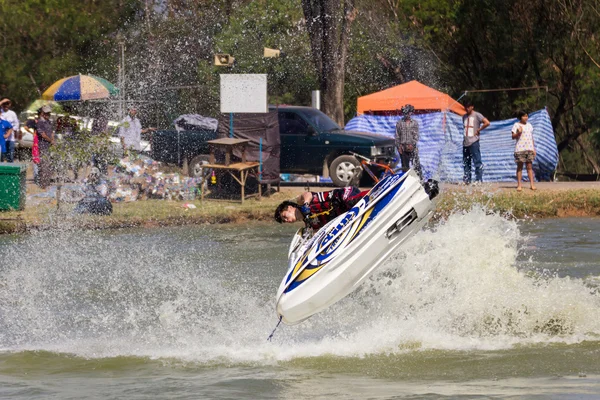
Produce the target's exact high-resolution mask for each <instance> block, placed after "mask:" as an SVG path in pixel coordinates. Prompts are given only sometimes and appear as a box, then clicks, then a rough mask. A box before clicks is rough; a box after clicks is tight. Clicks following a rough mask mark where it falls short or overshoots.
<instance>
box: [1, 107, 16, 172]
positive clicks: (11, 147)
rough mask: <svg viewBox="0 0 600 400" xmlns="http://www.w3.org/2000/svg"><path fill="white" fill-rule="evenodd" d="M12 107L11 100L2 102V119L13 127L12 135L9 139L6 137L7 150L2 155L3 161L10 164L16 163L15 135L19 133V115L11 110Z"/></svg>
mask: <svg viewBox="0 0 600 400" xmlns="http://www.w3.org/2000/svg"><path fill="white" fill-rule="evenodd" d="M11 106H12V103H11V101H10V100H9V99H7V98H4V99H2V100H0V107H1V108H2V116H1V117H0V118H2V119H3V120H4V121H7V122H9V123H10V125H11V127H12V129H11V132H10V135H8V137H5V140H6V145H5V147H6V149H5V151H4V152H3V153H2V161H6V162H9V163H11V162H14V161H15V137H16V134H15V133H18V132H19V118H17V114H15V112H14V111H13V110H11V109H10V107H11Z"/></svg>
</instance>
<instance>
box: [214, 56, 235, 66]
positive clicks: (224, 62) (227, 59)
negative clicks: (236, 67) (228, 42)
mask: <svg viewBox="0 0 600 400" xmlns="http://www.w3.org/2000/svg"><path fill="white" fill-rule="evenodd" d="M234 61H235V58H233V57H232V56H230V55H229V54H215V65H217V66H219V67H231V66H232V65H233V62H234Z"/></svg>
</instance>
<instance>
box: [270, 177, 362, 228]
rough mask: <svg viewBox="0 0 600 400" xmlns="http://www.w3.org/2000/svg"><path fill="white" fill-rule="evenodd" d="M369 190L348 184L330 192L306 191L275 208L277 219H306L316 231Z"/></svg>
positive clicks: (282, 221)
mask: <svg viewBox="0 0 600 400" xmlns="http://www.w3.org/2000/svg"><path fill="white" fill-rule="evenodd" d="M367 193H368V190H366V191H364V192H361V191H360V189H358V188H356V187H352V186H348V187H345V188H341V189H334V190H331V191H328V192H305V193H303V194H302V195H300V196H299V197H298V198H297V199H295V201H284V202H283V203H281V204H280V205H279V206H278V207H277V209H276V210H275V221H277V222H279V223H284V222H285V223H293V222H296V221H304V223H305V224H306V226H308V227H310V228H312V229H314V230H315V231H317V230H319V229H321V228H322V227H323V226H325V225H326V224H327V223H328V222H329V221H332V220H334V219H335V218H336V217H338V216H339V215H341V214H343V213H345V212H347V211H349V210H350V209H352V207H354V205H356V203H358V202H359V201H360V199H362V198H363V197H364V196H365V195H366V194H367Z"/></svg>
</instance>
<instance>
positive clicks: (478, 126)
mask: <svg viewBox="0 0 600 400" xmlns="http://www.w3.org/2000/svg"><path fill="white" fill-rule="evenodd" d="M466 108H467V113H466V114H465V115H463V118H462V119H463V126H464V128H465V131H464V139H463V167H464V175H463V182H464V183H465V184H467V185H468V184H470V183H471V162H472V163H473V164H475V182H479V183H481V182H483V163H482V162H481V150H480V148H479V134H480V133H481V131H482V130H484V129H485V128H487V127H488V126H490V121H488V119H487V118H486V117H484V116H483V115H481V114H480V113H478V112H477V111H475V106H473V103H467V105H466Z"/></svg>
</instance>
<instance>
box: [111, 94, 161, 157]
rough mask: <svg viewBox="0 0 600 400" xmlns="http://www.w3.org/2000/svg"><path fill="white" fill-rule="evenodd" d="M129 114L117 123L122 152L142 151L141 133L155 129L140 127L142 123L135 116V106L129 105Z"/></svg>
mask: <svg viewBox="0 0 600 400" xmlns="http://www.w3.org/2000/svg"><path fill="white" fill-rule="evenodd" d="M128 110H129V115H127V116H126V117H125V118H124V119H123V120H122V121H121V123H120V124H119V137H120V138H121V145H122V146H123V152H124V153H126V152H128V151H131V150H134V151H137V152H140V151H142V147H141V145H140V141H141V140H142V133H146V132H149V131H155V130H156V128H146V129H142V124H141V122H140V120H139V119H138V117H137V109H136V108H135V107H133V106H132V107H129V109H128Z"/></svg>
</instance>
